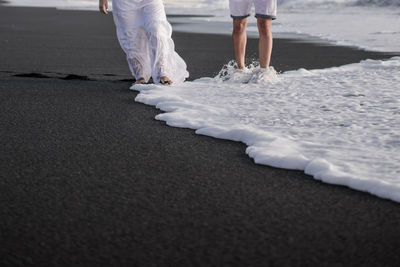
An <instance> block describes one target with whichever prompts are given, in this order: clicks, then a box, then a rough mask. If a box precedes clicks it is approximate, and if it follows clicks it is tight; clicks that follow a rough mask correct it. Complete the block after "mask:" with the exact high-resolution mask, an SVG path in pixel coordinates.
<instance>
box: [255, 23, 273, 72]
mask: <svg viewBox="0 0 400 267" xmlns="http://www.w3.org/2000/svg"><path fill="white" fill-rule="evenodd" d="M271 21H272V20H271V19H267V18H257V26H258V33H259V35H260V40H259V42H258V53H259V57H260V67H261V68H266V67H268V66H269V63H270V61H271V53H272V33H271Z"/></svg>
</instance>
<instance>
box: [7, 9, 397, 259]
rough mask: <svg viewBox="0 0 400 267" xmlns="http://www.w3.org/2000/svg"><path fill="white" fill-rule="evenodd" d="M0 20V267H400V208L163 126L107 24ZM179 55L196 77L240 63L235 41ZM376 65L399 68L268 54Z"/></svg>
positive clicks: (279, 62) (288, 46)
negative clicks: (136, 87)
mask: <svg viewBox="0 0 400 267" xmlns="http://www.w3.org/2000/svg"><path fill="white" fill-rule="evenodd" d="M0 22H1V23H0V25H2V27H0V32H1V34H2V38H3V40H4V41H3V42H0V49H1V51H2V53H1V54H0V101H1V103H2V105H1V107H2V112H1V113H0V122H1V124H2V125H4V127H1V130H0V136H1V138H0V140H1V141H0V142H1V146H2V147H3V149H4V150H3V152H2V153H1V154H0V170H1V172H0V184H1V185H2V186H1V187H0V206H1V208H0V211H1V212H0V216H1V217H0V219H1V222H2V229H3V230H2V244H3V245H2V247H1V248H0V255H1V256H0V265H2V266H15V265H41V266H45V265H57V266H71V265H85V266H87V265H97V266H121V265H129V266H132V265H136V266H148V265H151V264H152V265H158V266H165V265H170V266H221V265H224V264H225V265H229V266H268V265H277V266H287V265H304V266H314V265H318V266H319V265H322V266H350V265H351V266H365V265H368V266H383V265H385V266H396V265H398V264H399V263H400V256H399V255H400V238H399V233H400V226H399V224H398V221H399V220H400V206H399V205H398V204H397V203H395V202H392V201H389V200H384V199H380V198H378V197H375V196H372V195H370V194H368V193H363V192H359V191H355V190H351V189H349V188H346V187H343V186H334V185H329V184H325V183H322V182H319V181H316V180H314V179H312V178H311V177H310V176H307V175H305V174H304V173H303V172H301V171H291V170H284V169H276V168H271V167H266V166H262V165H257V164H254V163H253V161H252V160H251V159H250V158H249V157H248V156H247V155H246V154H245V153H244V150H245V145H243V144H241V143H238V142H231V141H226V140H221V139H214V138H210V137H206V136H200V135H196V134H195V133H194V132H193V131H192V130H188V129H180V128H173V127H169V126H167V125H165V124H164V123H163V122H160V121H156V120H155V119H154V117H155V116H156V115H157V114H159V113H160V111H159V110H157V109H156V108H153V107H151V106H146V105H143V104H140V103H136V102H134V98H135V97H136V95H137V93H135V92H132V91H130V90H129V85H130V81H129V80H125V79H129V78H130V75H129V72H128V68H127V64H126V62H125V58H124V55H123V53H122V51H121V49H120V47H119V45H118V43H117V40H116V36H115V30H114V25H113V23H112V18H111V16H100V14H97V13H93V12H85V11H79V12H77V11H65V10H55V9H41V8H34V9H32V8H11V7H10V8H8V7H7V8H3V7H2V8H1V9H0ZM174 41H175V44H176V48H177V50H178V52H179V53H180V54H181V56H182V57H183V58H184V59H185V60H186V62H187V63H188V66H189V71H190V72H191V74H192V75H193V77H192V78H193V79H194V78H196V77H203V76H211V75H213V73H215V72H217V71H219V70H220V68H221V67H222V65H223V64H226V63H227V62H228V61H229V60H230V59H232V57H233V53H232V49H231V43H230V37H229V36H219V35H199V34H186V33H179V32H175V33H174ZM27 43H29V46H26V45H25V44H27ZM248 45H249V55H251V53H254V52H255V49H256V47H257V42H256V40H250V41H249V44H248ZM367 57H368V58H371V57H372V58H376V59H378V58H388V57H389V56H388V55H382V54H381V53H369V52H365V51H358V50H352V49H349V48H347V47H332V46H317V45H313V44H308V43H297V42H296V40H293V41H287V40H276V43H275V50H274V54H273V60H274V61H275V62H276V63H274V65H275V66H276V69H278V70H280V71H285V70H289V69H297V68H300V67H306V68H310V69H311V68H320V66H334V65H336V64H338V65H343V64H346V62H347V63H353V62H357V61H359V60H362V59H366V58H367ZM32 73H37V74H38V75H37V76H36V78H35V77H34V75H29V74H32ZM18 74H19V76H16V75H18ZM24 74H28V75H25V77H24V76H23V75H24ZM69 74H74V75H79V76H78V77H75V76H70V77H69V78H70V79H67V77H68V75H69ZM40 75H43V76H47V78H46V77H43V76H40ZM85 77H86V78H85Z"/></svg>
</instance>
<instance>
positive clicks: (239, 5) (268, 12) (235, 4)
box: [229, 0, 277, 19]
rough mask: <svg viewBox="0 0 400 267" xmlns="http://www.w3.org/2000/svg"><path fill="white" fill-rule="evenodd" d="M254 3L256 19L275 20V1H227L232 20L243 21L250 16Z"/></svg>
mask: <svg viewBox="0 0 400 267" xmlns="http://www.w3.org/2000/svg"><path fill="white" fill-rule="evenodd" d="M253 3H254V7H255V11H256V18H267V19H276V10H277V8H276V6H277V4H276V0H229V9H230V11H231V17H232V18H233V19H244V18H247V17H248V16H250V11H251V6H252V4H253Z"/></svg>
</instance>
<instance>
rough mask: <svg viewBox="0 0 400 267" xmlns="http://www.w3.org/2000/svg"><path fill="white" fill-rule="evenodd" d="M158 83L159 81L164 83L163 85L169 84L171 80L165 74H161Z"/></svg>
mask: <svg viewBox="0 0 400 267" xmlns="http://www.w3.org/2000/svg"><path fill="white" fill-rule="evenodd" d="M160 83H161V84H165V85H171V84H172V81H171V79H170V78H168V77H167V76H162V77H161V78H160Z"/></svg>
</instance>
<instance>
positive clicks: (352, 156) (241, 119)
mask: <svg viewBox="0 0 400 267" xmlns="http://www.w3.org/2000/svg"><path fill="white" fill-rule="evenodd" d="M234 71H235V70H234V68H232V66H231V65H228V66H226V67H225V68H224V69H223V71H222V72H221V73H220V74H219V75H218V76H217V77H215V78H201V79H198V80H195V81H193V82H185V83H183V84H175V85H174V86H171V87H166V86H160V85H134V86H133V87H132V88H131V89H133V90H137V91H139V92H140V94H138V96H137V97H136V101H138V102H142V103H145V104H149V105H153V106H156V107H157V108H159V109H161V110H163V111H165V113H162V114H159V115H157V116H156V119H158V120H162V121H165V122H166V123H167V124H168V125H170V126H174V127H184V128H191V129H195V130H196V133H197V134H203V135H208V136H212V137H216V138H222V139H228V140H234V141H240V142H243V143H245V144H246V145H247V149H246V153H247V154H248V155H249V156H250V157H252V158H253V159H254V161H255V162H256V163H258V164H264V165H269V166H274V167H279V168H287V169H297V170H303V171H305V173H307V174H309V175H312V176H313V177H314V178H316V179H319V180H322V181H324V182H327V183H332V184H339V185H345V186H348V187H351V188H354V189H357V190H361V191H366V192H369V193H371V194H374V195H377V196H380V197H383V198H388V199H392V200H394V201H397V202H400V75H399V73H400V57H394V58H392V59H390V60H387V61H379V60H376V61H374V60H366V61H362V62H361V63H356V64H350V65H345V66H342V67H335V68H329V69H323V70H305V69H300V70H297V71H289V72H285V73H283V74H280V75H277V77H275V76H274V75H271V74H269V75H270V76H268V77H269V79H270V80H268V79H263V80H259V81H255V80H253V81H251V82H249V78H248V73H244V74H243V75H245V77H244V78H243V80H237V81H232V80H231V79H230V76H231V75H232V74H233V72H234ZM258 71H259V69H258V68H257V67H252V68H250V69H249V72H250V76H252V74H254V73H257V72H258Z"/></svg>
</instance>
